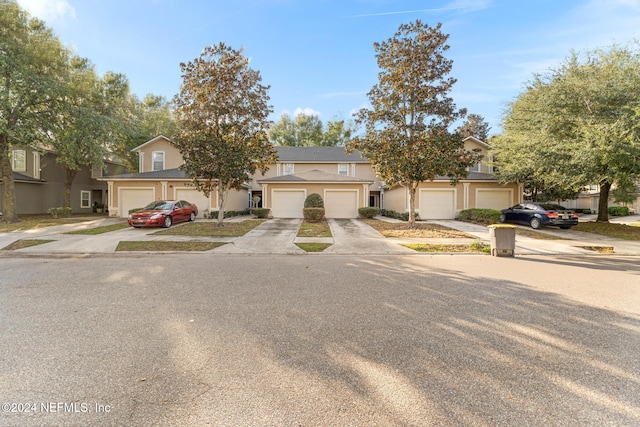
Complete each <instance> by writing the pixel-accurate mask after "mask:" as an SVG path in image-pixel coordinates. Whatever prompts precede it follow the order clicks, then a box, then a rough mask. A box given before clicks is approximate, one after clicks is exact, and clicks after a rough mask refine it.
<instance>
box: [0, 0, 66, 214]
mask: <svg viewBox="0 0 640 427" xmlns="http://www.w3.org/2000/svg"><path fill="white" fill-rule="evenodd" d="M67 71H68V51H67V50H66V49H65V48H64V47H63V46H62V44H61V43H60V41H59V40H58V38H57V37H55V36H54V35H53V33H52V32H51V30H50V29H49V28H47V27H46V26H45V24H44V22H42V21H40V20H38V19H35V18H30V17H29V15H28V14H27V13H26V12H25V11H24V10H22V9H21V8H20V7H19V6H18V5H17V4H16V3H15V2H14V1H12V0H0V167H1V169H2V208H3V216H2V220H3V221H7V222H13V221H16V220H17V213H16V194H15V183H14V180H13V170H12V167H11V159H10V155H11V148H12V147H13V146H15V145H20V144H21V145H31V144H33V142H34V141H35V140H37V139H39V138H43V137H44V135H46V134H47V133H48V132H49V131H50V130H51V128H52V126H53V123H55V121H56V120H57V119H58V117H57V111H58V107H59V105H60V101H61V99H62V98H61V94H62V93H63V92H64V80H65V75H66V73H67Z"/></svg>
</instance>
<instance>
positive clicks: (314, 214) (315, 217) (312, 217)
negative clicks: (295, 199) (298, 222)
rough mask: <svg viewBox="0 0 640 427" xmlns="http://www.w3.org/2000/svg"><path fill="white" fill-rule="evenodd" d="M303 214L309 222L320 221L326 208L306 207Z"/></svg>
mask: <svg viewBox="0 0 640 427" xmlns="http://www.w3.org/2000/svg"><path fill="white" fill-rule="evenodd" d="M302 215H303V216H304V220H305V221H307V222H320V221H322V220H323V219H324V208H304V209H302Z"/></svg>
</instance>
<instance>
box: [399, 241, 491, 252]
mask: <svg viewBox="0 0 640 427" xmlns="http://www.w3.org/2000/svg"><path fill="white" fill-rule="evenodd" d="M402 246H404V247H407V248H409V249H413V250H414V251H417V252H434V253H435V252H478V253H485V254H489V253H491V247H490V246H488V245H484V244H482V242H480V241H475V242H473V243H471V244H470V245H438V244H433V245H432V244H426V243H408V244H404V245H402Z"/></svg>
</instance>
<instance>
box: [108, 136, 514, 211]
mask: <svg viewBox="0 0 640 427" xmlns="http://www.w3.org/2000/svg"><path fill="white" fill-rule="evenodd" d="M464 144H465V148H467V149H469V150H471V149H475V148H479V149H480V150H481V151H482V152H483V153H485V154H486V153H487V152H488V151H489V146H488V145H487V144H485V143H484V142H482V141H480V140H478V139H475V138H473V137H469V138H466V139H465V140H464ZM275 148H276V151H277V153H278V161H277V162H276V163H275V164H273V165H272V166H271V167H270V168H269V170H268V171H267V172H266V174H265V175H264V176H263V175H261V174H259V173H258V174H256V175H254V177H253V179H252V180H251V181H250V182H248V183H247V184H246V186H245V187H244V188H243V189H242V190H240V191H235V190H233V191H231V192H230V194H229V196H228V199H227V202H226V210H244V209H247V208H248V207H251V206H255V207H265V208H269V209H270V210H271V215H272V216H274V217H276V218H301V217H302V208H303V205H304V200H305V198H306V197H307V196H308V195H309V194H312V193H318V194H320V195H321V196H322V198H323V200H324V204H325V212H326V216H327V217H328V218H356V217H357V216H358V208H361V207H367V206H375V207H379V208H384V209H390V210H394V211H397V212H405V211H406V210H408V208H409V192H408V190H407V189H406V188H405V187H403V186H394V187H388V186H386V185H385V184H384V183H383V182H380V180H379V179H378V177H377V176H376V174H375V171H374V170H373V168H372V166H371V164H370V163H369V161H368V160H367V159H365V158H363V157H362V156H361V155H360V153H359V152H358V151H356V152H354V153H346V152H345V151H344V149H343V148H342V147H275ZM132 151H134V152H137V153H138V158H139V171H138V172H137V173H130V174H121V175H114V176H107V177H103V178H101V179H102V180H104V181H106V182H107V183H108V206H109V212H110V214H111V215H112V216H119V217H126V216H127V215H128V212H129V210H130V209H133V208H139V207H143V206H145V205H146V204H148V203H149V202H151V201H153V200H160V199H184V200H188V201H189V202H192V203H195V204H196V205H198V208H199V211H200V215H202V212H204V211H205V210H209V211H214V210H218V209H219V203H218V200H217V194H211V195H210V197H209V198H207V197H205V196H204V194H202V192H200V191H198V190H197V189H196V188H195V187H194V184H193V182H192V181H191V179H189V178H188V177H187V176H185V174H184V172H183V171H182V170H180V166H181V165H182V163H183V160H182V157H181V156H180V152H179V151H178V150H177V148H175V146H174V145H173V144H172V143H171V141H170V140H169V139H168V138H166V137H164V136H162V135H161V136H158V137H156V138H154V139H152V140H150V141H148V142H146V143H144V144H142V145H140V146H138V147H136V148H134V149H133V150H132ZM522 192H523V188H522V185H519V184H508V185H502V184H500V183H498V181H497V180H496V178H495V177H494V176H493V174H492V173H491V170H490V167H489V166H488V165H487V163H485V162H484V161H482V162H480V163H479V164H477V165H476V166H474V167H473V168H471V169H470V171H469V174H468V176H467V178H466V179H463V180H460V181H459V183H458V184H457V185H455V186H451V184H450V183H449V179H448V178H446V177H439V178H437V179H435V180H434V181H430V182H424V183H422V184H420V187H419V188H418V191H417V193H416V195H417V200H416V208H417V211H418V213H419V215H420V218H422V219H447V218H455V216H456V215H457V213H458V212H459V211H460V210H462V209H469V208H475V207H479V208H493V209H503V208H506V207H508V206H512V205H514V204H516V203H518V202H520V201H521V200H522Z"/></svg>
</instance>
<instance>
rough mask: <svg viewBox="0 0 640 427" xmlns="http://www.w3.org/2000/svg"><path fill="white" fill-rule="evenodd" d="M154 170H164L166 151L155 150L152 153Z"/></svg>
mask: <svg viewBox="0 0 640 427" xmlns="http://www.w3.org/2000/svg"><path fill="white" fill-rule="evenodd" d="M151 159H152V163H153V166H152V169H151V170H152V171H161V170H164V151H154V152H153V153H151Z"/></svg>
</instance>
